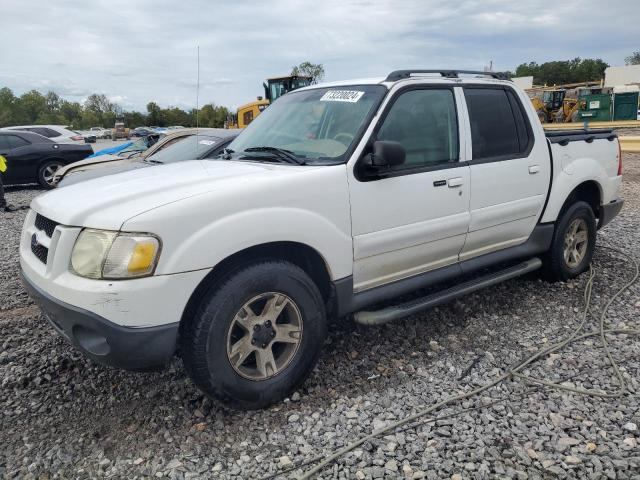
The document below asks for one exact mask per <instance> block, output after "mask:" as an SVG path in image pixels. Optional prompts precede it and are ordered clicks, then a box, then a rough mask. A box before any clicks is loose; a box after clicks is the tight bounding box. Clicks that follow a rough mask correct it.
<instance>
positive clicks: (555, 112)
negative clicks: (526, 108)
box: [531, 89, 579, 123]
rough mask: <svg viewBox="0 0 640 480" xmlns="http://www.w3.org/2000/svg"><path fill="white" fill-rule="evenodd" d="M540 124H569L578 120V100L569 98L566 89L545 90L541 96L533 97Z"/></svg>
mask: <svg viewBox="0 0 640 480" xmlns="http://www.w3.org/2000/svg"><path fill="white" fill-rule="evenodd" d="M531 103H532V104H533V108H535V109H536V113H537V114H538V118H539V119H540V123H568V122H575V121H577V119H578V110H579V102H578V99H577V98H569V97H567V91H566V90H565V89H550V90H544V91H543V92H542V95H541V96H538V95H535V96H533V97H531Z"/></svg>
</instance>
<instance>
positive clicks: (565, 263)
mask: <svg viewBox="0 0 640 480" xmlns="http://www.w3.org/2000/svg"><path fill="white" fill-rule="evenodd" d="M595 245H596V218H595V215H594V213H593V210H592V209H591V206H590V205H589V204H588V203H586V202H576V203H574V204H573V205H571V206H570V207H569V208H567V209H566V210H565V211H564V212H563V213H562V215H561V217H560V220H559V221H558V222H557V223H556V230H555V232H554V234H553V240H552V242H551V248H550V249H549V251H548V252H547V255H546V258H545V260H544V265H543V266H544V273H545V276H546V277H547V278H548V279H549V280H551V281H558V280H559V281H566V280H569V279H572V278H575V277H577V276H578V275H580V274H581V273H582V272H584V271H585V270H587V268H589V265H590V264H591V259H592V257H593V252H594V249H595Z"/></svg>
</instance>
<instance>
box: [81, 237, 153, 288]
mask: <svg viewBox="0 0 640 480" xmlns="http://www.w3.org/2000/svg"><path fill="white" fill-rule="evenodd" d="M159 252H160V241H159V240H158V238H157V237H154V236H152V235H145V234H137V233H122V232H112V231H108V230H95V229H92V228H85V229H84V230H82V231H81V232H80V235H78V239H77V240H76V243H75V245H74V246H73V252H72V253H71V270H72V271H73V272H74V273H75V274H77V275H80V276H81V277H87V278H104V279H122V278H137V277H146V276H149V275H151V274H153V271H154V269H155V268H156V264H157V263H158V254H159Z"/></svg>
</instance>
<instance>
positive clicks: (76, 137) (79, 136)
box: [71, 135, 84, 142]
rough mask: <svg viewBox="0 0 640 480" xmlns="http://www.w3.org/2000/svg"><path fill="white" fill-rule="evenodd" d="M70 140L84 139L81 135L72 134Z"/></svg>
mask: <svg viewBox="0 0 640 480" xmlns="http://www.w3.org/2000/svg"><path fill="white" fill-rule="evenodd" d="M71 140H75V141H76V142H78V141H80V140H84V137H83V136H82V135H74V136H73V137H71Z"/></svg>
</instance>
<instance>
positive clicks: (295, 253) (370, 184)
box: [20, 70, 622, 408]
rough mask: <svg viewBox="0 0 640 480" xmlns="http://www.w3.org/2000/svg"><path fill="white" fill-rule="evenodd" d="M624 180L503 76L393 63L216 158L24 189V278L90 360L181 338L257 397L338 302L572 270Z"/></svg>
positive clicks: (315, 348)
mask: <svg viewBox="0 0 640 480" xmlns="http://www.w3.org/2000/svg"><path fill="white" fill-rule="evenodd" d="M620 182H621V155H620V149H619V143H618V139H617V137H616V135H615V134H613V133H612V132H611V131H604V130H598V131H595V130H594V131H585V130H581V131H571V132H567V131H565V132H555V133H553V134H551V133H547V134H546V135H545V132H544V131H543V129H542V127H541V125H540V123H539V121H538V118H537V116H536V112H535V111H534V109H533V107H532V105H531V102H530V101H529V99H528V98H527V96H526V95H525V93H524V92H522V91H521V90H519V89H518V88H517V87H516V86H515V85H514V84H513V83H512V82H510V81H508V79H506V78H505V77H503V76H502V75H500V74H495V73H485V72H467V71H434V70H420V71H406V70H402V71H395V72H392V73H391V74H389V75H388V76H387V77H386V78H381V79H368V80H356V81H350V82H339V83H332V84H324V85H314V86H311V87H307V88H303V89H300V90H296V91H294V92H291V93H289V94H287V95H285V96H283V97H281V98H280V99H278V101H277V102H274V104H273V105H271V106H270V107H269V108H268V109H266V110H265V112H264V113H263V114H262V115H260V116H259V117H258V118H257V119H256V120H255V121H254V122H252V123H251V125H249V127H248V128H247V129H246V130H244V131H243V132H242V133H241V134H240V135H239V137H238V138H236V139H235V140H234V141H233V142H232V143H231V144H230V145H229V147H228V149H226V150H225V152H224V154H223V155H222V156H221V157H220V158H217V159H205V160H193V161H185V162H181V163H176V164H171V165H160V166H158V167H157V168H149V169H142V170H135V171H130V172H125V173H119V174H116V175H112V176H108V177H103V178H98V179H93V180H89V181H86V182H82V183H78V184H75V185H71V186H69V187H66V188H63V189H58V190H54V191H51V192H48V193H46V194H43V195H41V196H39V197H37V198H36V199H34V200H33V202H32V204H31V210H30V212H29V213H28V215H27V218H26V220H25V224H24V229H23V234H22V239H21V246H20V254H21V266H22V274H23V278H24V283H25V285H26V288H27V289H28V290H29V292H30V294H31V296H32V298H33V299H34V300H35V301H36V302H37V303H38V304H39V305H40V306H41V307H42V310H43V312H44V314H45V316H46V318H47V319H48V320H49V322H50V323H51V325H52V326H53V328H55V329H56V330H57V331H58V333H60V334H61V335H63V336H64V337H66V338H67V339H68V340H69V341H70V342H71V343H72V344H73V345H75V346H76V347H77V348H78V349H80V350H81V351H82V352H84V353H85V354H86V355H87V356H89V357H91V358H92V359H94V360H96V361H98V362H101V363H104V364H109V365H113V366H116V367H121V368H126V369H133V370H144V369H150V368H155V367H159V366H162V365H163V364H165V363H166V362H167V361H168V360H169V359H170V358H171V357H172V356H173V355H174V354H176V353H179V354H180V356H181V357H182V359H183V361H184V365H185V367H186V370H187V371H188V373H189V375H190V376H191V378H192V379H193V381H194V382H195V383H196V384H197V386H198V387H199V388H200V389H202V390H203V391H204V392H205V393H206V394H208V395H211V396H214V397H216V398H218V399H220V400H222V401H224V402H227V403H229V404H232V405H234V406H236V407H240V408H259V407H264V406H266V405H269V404H270V403H273V402H275V401H278V400H279V399H282V398H283V397H284V396H286V395H287V394H288V393H289V392H290V391H291V390H292V389H294V388H295V387H296V386H297V385H299V384H300V383H301V382H302V381H303V380H304V379H305V377H306V376H307V375H308V374H309V372H310V371H311V370H312V368H313V366H314V364H315V362H316V360H317V358H318V355H319V353H320V351H321V348H322V345H323V342H324V339H325V334H326V329H327V317H329V316H332V317H344V316H346V315H347V314H353V315H352V318H354V319H355V320H356V321H358V322H361V323H365V324H380V323H383V322H386V321H390V320H394V319H397V318H399V317H402V316H405V315H408V314H410V313H413V312H415V311H417V310H420V309H422V308H426V307H428V306H431V305H434V304H437V303H440V302H444V301H448V300H450V299H451V298H454V297H456V296H459V295H462V294H465V293H467V292H470V291H473V290H475V289H478V288H481V287H485V286H487V285H491V284H494V283H496V282H498V281H503V280H506V279H509V278H513V277H515V276H517V275H521V274H523V273H526V272H529V271H532V270H535V269H537V268H539V267H542V270H543V271H544V273H545V274H546V276H547V277H549V278H550V279H559V280H565V279H569V278H572V277H575V276H576V275H578V274H580V273H581V272H583V271H584V270H585V269H587V268H588V265H589V263H590V261H591V257H592V254H593V251H594V246H595V240H596V230H597V229H598V228H600V227H602V226H603V225H605V224H606V223H607V222H609V221H610V220H611V219H612V218H613V217H615V216H616V215H617V213H618V212H619V211H620V209H621V207H622V200H621V199H620V198H619V197H618V190H619V187H620ZM445 283H446V285H447V286H446V288H444V287H443V288H440V289H438V285H444V284H445ZM425 287H429V288H428V292H429V293H428V294H424V295H421V294H419V293H417V294H415V295H413V297H412V299H411V300H410V301H405V302H404V303H396V304H395V305H394V304H392V305H391V306H388V304H389V300H390V299H392V298H396V297H398V296H400V295H402V294H405V293H408V292H418V291H420V290H422V289H425ZM381 301H386V302H385V304H386V305H387V306H386V307H384V308H378V309H376V305H378V304H379V303H380V302H381Z"/></svg>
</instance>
